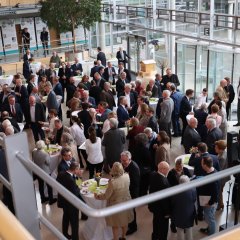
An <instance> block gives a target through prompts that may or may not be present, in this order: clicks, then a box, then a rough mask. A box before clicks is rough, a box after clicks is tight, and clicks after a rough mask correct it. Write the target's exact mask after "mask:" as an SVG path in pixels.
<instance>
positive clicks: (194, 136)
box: [183, 125, 201, 154]
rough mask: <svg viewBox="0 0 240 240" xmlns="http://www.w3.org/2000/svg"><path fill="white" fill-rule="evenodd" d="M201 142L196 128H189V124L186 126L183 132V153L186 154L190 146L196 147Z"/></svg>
mask: <svg viewBox="0 0 240 240" xmlns="http://www.w3.org/2000/svg"><path fill="white" fill-rule="evenodd" d="M200 142H201V136H200V135H199V133H198V132H197V130H195V129H193V128H191V127H190V126H189V125H188V126H187V127H186V129H185V131H184V134H183V146H184V148H185V153H186V154H188V153H189V150H190V149H191V147H196V146H197V144H198V143H200Z"/></svg>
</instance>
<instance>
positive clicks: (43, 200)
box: [41, 197, 49, 204]
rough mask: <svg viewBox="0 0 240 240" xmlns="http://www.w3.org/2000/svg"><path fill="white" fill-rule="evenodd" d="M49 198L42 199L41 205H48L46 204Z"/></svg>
mask: <svg viewBox="0 0 240 240" xmlns="http://www.w3.org/2000/svg"><path fill="white" fill-rule="evenodd" d="M48 200H49V199H48V198H47V197H45V198H43V199H41V203H42V204H43V203H46V202H48Z"/></svg>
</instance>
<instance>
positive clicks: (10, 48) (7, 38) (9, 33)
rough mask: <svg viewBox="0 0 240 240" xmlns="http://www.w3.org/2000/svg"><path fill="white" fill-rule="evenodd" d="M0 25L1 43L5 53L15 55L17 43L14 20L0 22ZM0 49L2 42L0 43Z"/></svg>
mask: <svg viewBox="0 0 240 240" xmlns="http://www.w3.org/2000/svg"><path fill="white" fill-rule="evenodd" d="M0 25H1V27H2V37H3V43H4V48H5V52H6V53H17V52H18V43H17V35H16V28H15V20H14V19H8V20H1V21H0ZM0 42H1V43H0V44H1V47H0V51H2V50H1V48H2V41H0Z"/></svg>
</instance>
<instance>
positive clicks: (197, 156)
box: [188, 142, 220, 221]
mask: <svg viewBox="0 0 240 240" xmlns="http://www.w3.org/2000/svg"><path fill="white" fill-rule="evenodd" d="M197 151H198V152H197V153H195V152H193V153H192V154H191V157H190V159H189V162H188V165H189V166H192V167H194V175H195V176H196V178H199V177H202V176H205V171H204V170H203V168H202V159H203V157H211V158H212V161H213V167H214V168H215V169H216V170H217V171H220V165H219V161H218V157H217V156H216V155H213V154H209V153H208V147H207V144H206V143H203V142H200V143H198V145H197ZM197 193H198V195H199V189H198V188H197ZM197 214H198V220H201V221H202V220H203V208H202V207H201V206H200V204H199V199H198V209H197Z"/></svg>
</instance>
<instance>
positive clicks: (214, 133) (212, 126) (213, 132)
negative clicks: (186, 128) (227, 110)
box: [206, 117, 223, 155]
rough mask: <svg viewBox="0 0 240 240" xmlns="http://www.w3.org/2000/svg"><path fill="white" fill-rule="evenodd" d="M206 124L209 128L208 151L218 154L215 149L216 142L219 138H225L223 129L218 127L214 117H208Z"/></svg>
mask: <svg viewBox="0 0 240 240" xmlns="http://www.w3.org/2000/svg"><path fill="white" fill-rule="evenodd" d="M206 126H207V129H208V132H207V138H206V144H207V146H208V151H209V153H211V154H215V155H217V153H216V151H215V142H216V141H218V140H221V139H223V138H222V137H223V135H222V131H221V129H220V128H218V127H217V124H216V120H215V119H214V118H211V117H209V118H207V120H206Z"/></svg>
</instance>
